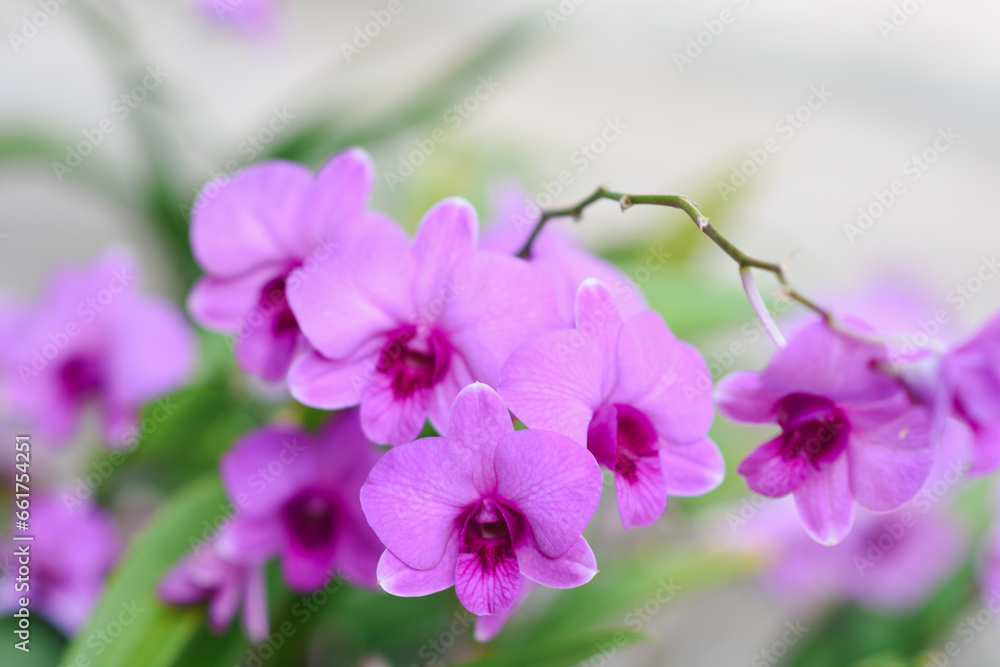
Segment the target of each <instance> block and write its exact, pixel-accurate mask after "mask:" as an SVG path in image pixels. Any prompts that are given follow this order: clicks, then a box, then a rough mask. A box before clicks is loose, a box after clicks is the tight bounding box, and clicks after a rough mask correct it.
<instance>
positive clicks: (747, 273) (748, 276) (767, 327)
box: [740, 266, 788, 350]
mask: <svg viewBox="0 0 1000 667" xmlns="http://www.w3.org/2000/svg"><path fill="white" fill-rule="evenodd" d="M740 278H742V279H743V291H744V292H746V295H747V300H748V301H749V302H750V306H751V307H752V308H753V312H754V313H756V314H757V319H758V320H760V323H761V325H762V326H763V327H764V331H766V332H767V335H768V336H770V337H771V340H772V341H774V345H775V347H777V348H778V349H779V350H780V349H782V348H784V347H785V346H787V345H788V343H786V342H785V337H784V336H783V335H781V329H779V328H778V325H777V324H775V323H774V318H773V317H771V313H770V312H769V311H768V309H767V306H766V305H764V300H763V299H761V298H760V292H759V291H758V290H757V283H756V282H755V281H754V279H753V269H751V268H750V267H748V266H744V267H742V268H740Z"/></svg>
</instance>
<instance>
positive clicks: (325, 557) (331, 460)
mask: <svg viewBox="0 0 1000 667" xmlns="http://www.w3.org/2000/svg"><path fill="white" fill-rule="evenodd" d="M377 460H378V451H377V450H376V449H375V448H374V447H373V446H372V445H371V444H370V443H369V442H368V440H367V439H366V438H365V436H364V434H363V433H362V432H361V426H360V424H359V421H358V413H357V411H356V410H354V411H350V412H345V413H343V414H341V415H338V416H336V417H334V418H333V419H332V420H331V421H330V422H329V423H328V424H326V425H325V426H324V427H323V429H322V431H321V432H320V433H319V434H318V435H316V436H313V435H311V434H309V433H307V432H305V431H303V430H302V429H300V428H297V427H293V426H278V425H272V426H267V427H264V428H261V429H258V430H256V431H254V432H252V433H250V434H248V435H246V436H244V437H243V438H242V439H241V440H239V441H238V442H237V443H236V445H235V446H234V447H233V449H232V450H231V451H230V452H229V453H227V454H226V455H225V456H224V457H223V459H222V462H221V464H220V468H221V472H222V481H223V483H224V485H225V487H226V491H227V492H228V494H229V496H230V498H231V499H232V500H233V502H234V503H236V504H237V505H238V506H239V507H240V509H241V512H240V514H239V515H238V516H237V517H236V518H235V519H234V520H233V522H232V525H231V527H230V529H229V530H227V531H226V532H225V533H224V534H223V535H222V536H221V537H220V538H219V552H220V553H221V554H223V556H225V557H226V558H227V559H229V560H234V561H245V560H246V559H251V560H253V559H266V558H267V557H269V556H271V555H273V554H275V553H276V554H277V555H278V556H279V557H280V558H281V567H282V574H283V575H284V578H285V581H286V582H287V583H288V585H289V586H290V587H292V588H293V589H295V590H298V591H303V592H312V591H315V590H318V589H319V588H321V587H322V586H323V585H324V584H325V583H326V582H327V581H328V580H329V579H330V578H331V577H332V576H333V575H334V574H336V573H338V572H339V573H340V574H342V575H343V576H344V578H345V579H347V580H348V581H350V582H351V583H354V584H358V585H362V586H372V587H374V586H375V585H376V579H375V571H376V566H377V564H378V559H379V556H380V555H381V553H382V545H381V543H380V542H379V541H378V539H377V538H376V537H375V534H374V533H373V532H372V530H371V528H369V527H368V524H367V522H366V521H365V517H364V514H363V513H362V511H361V505H360V504H359V500H358V491H359V489H360V488H361V485H362V484H363V483H364V481H365V478H366V477H367V476H368V471H370V470H371V468H372V466H373V465H374V464H375V461H377Z"/></svg>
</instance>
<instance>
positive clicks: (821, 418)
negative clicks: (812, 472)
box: [776, 394, 851, 467]
mask: <svg viewBox="0 0 1000 667" xmlns="http://www.w3.org/2000/svg"><path fill="white" fill-rule="evenodd" d="M776 412H777V415H778V423H779V424H780V425H781V428H782V434H781V438H782V445H781V456H782V458H783V459H784V460H786V461H789V460H791V459H794V458H796V457H801V458H803V459H805V460H806V461H808V462H809V463H811V464H812V465H814V466H817V467H818V466H819V464H820V463H822V462H829V461H833V460H834V459H836V458H837V457H838V456H840V454H841V453H842V452H843V451H844V449H845V448H846V447H847V440H848V436H849V435H850V432H851V424H850V422H849V421H848V419H847V415H846V414H845V413H844V411H843V410H842V409H841V408H839V407H837V406H836V405H835V404H834V403H833V402H832V401H831V400H829V399H827V398H823V397H821V396H814V395H812V394H789V395H788V396H785V397H784V398H782V399H781V400H780V401H778V404H777V406H776Z"/></svg>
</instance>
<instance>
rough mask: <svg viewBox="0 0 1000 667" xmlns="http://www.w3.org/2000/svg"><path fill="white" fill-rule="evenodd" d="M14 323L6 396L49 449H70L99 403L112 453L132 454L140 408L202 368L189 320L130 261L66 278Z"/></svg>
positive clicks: (112, 261)
mask: <svg viewBox="0 0 1000 667" xmlns="http://www.w3.org/2000/svg"><path fill="white" fill-rule="evenodd" d="M12 316H13V322H12V323H10V322H9V323H8V324H9V326H5V327H3V329H4V336H3V341H2V344H0V372H2V376H3V382H2V384H3V390H4V396H5V399H6V403H7V407H8V409H9V410H11V411H12V412H13V413H14V414H15V415H16V416H17V418H18V419H23V420H24V421H25V422H27V424H28V426H29V427H30V428H31V429H32V432H33V434H34V435H36V436H37V437H38V440H41V441H46V442H49V443H55V444H60V443H65V442H66V440H68V439H69V438H71V437H72V436H73V435H74V434H75V433H76V431H77V429H78V427H79V424H80V419H81V416H82V414H83V412H84V409H85V408H86V407H87V406H88V404H91V403H92V404H94V405H96V407H97V408H98V410H99V412H100V416H101V421H102V426H103V436H104V438H105V441H106V443H107V444H108V445H109V446H124V445H127V444H128V442H129V433H131V432H134V429H135V427H136V425H137V423H138V416H139V410H140V408H141V407H142V405H143V404H144V403H146V402H148V401H150V400H152V399H154V398H156V397H158V396H161V395H163V394H166V393H169V392H170V391H173V390H174V389H177V388H179V387H180V386H181V384H183V382H184V380H185V378H186V377H187V376H188V374H189V372H190V370H191V367H192V365H193V362H194V355H195V338H194V335H193V332H192V331H191V329H190V327H189V326H188V324H187V322H185V321H184V318H183V316H182V314H181V313H180V311H179V310H178V309H177V308H176V307H175V306H174V305H173V304H171V303H169V302H168V301H166V300H165V299H161V298H159V297H153V296H145V295H143V294H142V293H141V292H140V291H139V285H138V275H137V268H136V263H135V260H134V259H133V258H132V256H131V255H130V254H128V253H126V252H123V251H109V252H107V253H105V254H104V255H103V256H102V257H101V258H100V259H99V260H98V261H97V263H96V264H94V265H93V266H90V267H86V268H64V269H62V270H60V271H58V272H57V273H56V274H55V275H54V276H53V277H52V279H51V280H50V282H49V285H48V288H47V289H46V291H45V293H44V295H43V296H42V297H41V299H40V300H39V302H38V303H37V305H33V306H23V307H20V308H18V309H17V310H15V311H14V312H13V314H12Z"/></svg>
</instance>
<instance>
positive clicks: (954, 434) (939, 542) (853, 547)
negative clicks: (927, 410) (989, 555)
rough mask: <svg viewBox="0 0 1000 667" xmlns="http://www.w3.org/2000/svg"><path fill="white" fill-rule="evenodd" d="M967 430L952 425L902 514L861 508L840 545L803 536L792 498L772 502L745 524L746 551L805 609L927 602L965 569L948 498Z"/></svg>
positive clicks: (960, 532)
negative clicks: (845, 604) (834, 604)
mask: <svg viewBox="0 0 1000 667" xmlns="http://www.w3.org/2000/svg"><path fill="white" fill-rule="evenodd" d="M969 438H970V435H969V433H968V430H967V429H964V428H962V427H961V425H960V424H958V423H956V422H950V423H949V424H948V427H947V429H946V432H945V434H944V438H943V440H942V443H941V445H940V449H939V452H938V456H937V457H936V459H935V461H934V466H933V468H932V469H931V472H930V474H929V475H928V477H927V481H926V482H925V483H924V485H923V487H922V488H921V489H920V491H918V492H917V494H916V495H915V496H914V497H913V498H912V499H911V500H909V501H908V502H907V503H906V504H904V505H903V506H902V507H900V508H899V509H897V510H895V511H893V512H890V513H887V514H873V513H871V512H868V511H865V510H860V511H858V513H857V516H856V519H855V525H854V529H853V530H852V531H851V533H850V534H849V535H848V536H847V537H846V538H845V539H844V540H843V541H842V542H840V543H839V544H836V545H832V546H825V545H821V544H818V543H817V542H816V541H814V540H812V539H810V538H809V536H807V535H806V534H805V533H803V532H802V529H801V527H800V525H799V524H800V522H799V520H798V516H797V515H798V512H797V510H796V508H795V503H794V502H793V501H792V499H791V498H785V499H781V500H777V501H774V503H773V504H772V505H770V506H768V507H765V508H764V509H763V511H762V512H761V514H760V515H759V516H756V517H753V518H751V519H750V520H748V521H746V527H745V530H744V532H743V533H742V534H741V535H740V536H739V537H738V538H737V540H736V541H737V543H738V544H739V545H740V546H741V548H749V550H751V551H754V552H758V553H761V554H762V555H764V557H765V565H764V567H763V568H762V571H761V574H762V576H763V578H764V581H765V583H766V584H767V585H768V587H769V588H771V590H773V591H774V592H775V593H776V594H778V595H779V596H781V597H783V598H785V599H787V600H789V601H790V602H792V603H795V604H797V605H802V606H815V605H822V604H825V603H827V602H830V601H832V600H849V601H854V602H857V603H859V604H862V605H864V606H866V607H868V608H870V609H874V610H877V611H882V612H906V611H910V610H912V609H914V608H916V607H919V606H920V605H921V604H923V603H924V602H925V601H926V600H927V599H928V598H929V597H930V596H931V595H932V594H933V593H934V592H935V591H936V590H937V589H938V588H939V587H940V586H941V585H942V584H943V583H944V582H945V581H946V580H947V578H948V577H949V576H950V575H951V574H953V573H954V572H955V570H956V569H957V567H958V566H959V565H960V563H961V561H962V559H963V557H964V556H965V553H966V548H967V547H968V543H969V540H968V534H967V532H966V530H965V528H964V526H962V525H961V524H960V523H959V522H958V521H957V520H956V519H955V518H954V517H953V516H951V513H950V505H951V502H950V500H949V499H950V497H951V495H952V493H953V492H954V491H955V489H956V488H957V487H958V485H959V484H960V483H961V482H962V480H963V479H964V476H965V472H966V470H967V469H968V466H969V442H968V440H969Z"/></svg>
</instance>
